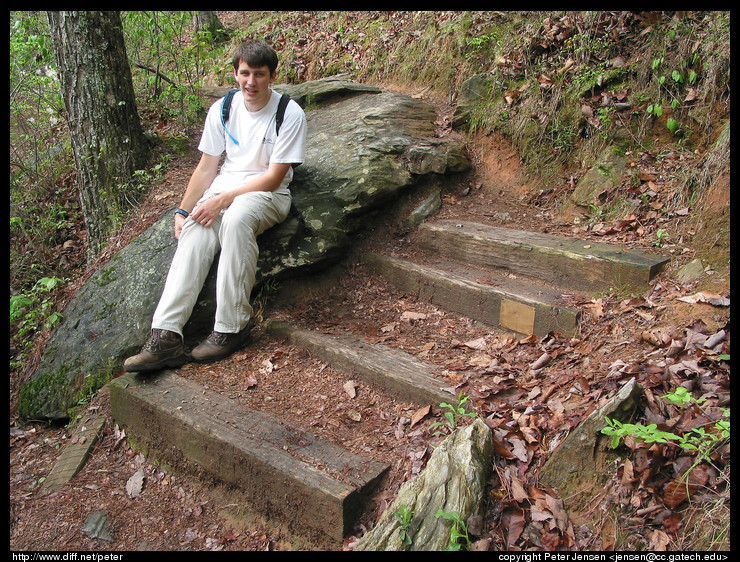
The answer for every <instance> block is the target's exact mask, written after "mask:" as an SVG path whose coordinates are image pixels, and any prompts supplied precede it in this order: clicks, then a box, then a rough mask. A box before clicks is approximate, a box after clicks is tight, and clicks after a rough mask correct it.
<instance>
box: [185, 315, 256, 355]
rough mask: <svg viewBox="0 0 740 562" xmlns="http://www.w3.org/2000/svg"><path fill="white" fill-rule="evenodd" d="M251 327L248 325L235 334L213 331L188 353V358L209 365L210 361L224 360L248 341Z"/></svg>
mask: <svg viewBox="0 0 740 562" xmlns="http://www.w3.org/2000/svg"><path fill="white" fill-rule="evenodd" d="M251 327H252V326H251V323H250V324H249V325H247V327H246V328H244V329H243V330H242V331H241V332H238V333H236V334H226V333H223V332H216V331H213V332H211V335H210V336H208V337H207V338H206V339H205V341H204V342H202V343H201V344H200V345H199V346H197V347H196V348H195V349H194V350H193V351H191V352H190V357H192V358H193V360H194V361H197V362H198V363H210V362H211V361H219V360H221V359H226V358H227V357H228V356H229V355H231V354H232V353H234V352H235V351H236V350H237V349H239V348H240V347H242V346H244V345H245V344H246V343H247V342H248V341H249V336H250V335H251Z"/></svg>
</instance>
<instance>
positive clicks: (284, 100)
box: [275, 94, 290, 135]
mask: <svg viewBox="0 0 740 562" xmlns="http://www.w3.org/2000/svg"><path fill="white" fill-rule="evenodd" d="M289 101H290V96H289V95H288V94H283V95H282V96H280V102H279V103H278V108H277V112H276V113H275V134H276V135H279V134H280V126H281V125H282V124H283V117H285V108H286V107H288V102H289Z"/></svg>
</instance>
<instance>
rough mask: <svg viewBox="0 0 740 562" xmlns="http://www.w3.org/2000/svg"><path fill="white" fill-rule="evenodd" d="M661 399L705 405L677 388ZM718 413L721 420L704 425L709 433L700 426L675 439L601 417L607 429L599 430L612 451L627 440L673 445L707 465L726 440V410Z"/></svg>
mask: <svg viewBox="0 0 740 562" xmlns="http://www.w3.org/2000/svg"><path fill="white" fill-rule="evenodd" d="M663 398H665V399H666V400H668V401H669V402H671V403H672V404H674V405H675V406H679V407H685V406H687V405H689V404H691V403H695V404H701V403H702V402H704V401H705V400H704V399H696V398H694V397H693V396H691V394H690V393H689V391H688V390H686V388H684V387H678V388H677V389H676V390H675V391H674V392H670V393H668V394H666V395H664V396H663ZM720 411H721V412H722V413H723V415H724V418H723V419H720V420H718V421H715V422H714V423H712V424H708V426H709V428H710V430H709V431H708V430H707V427H705V426H700V427H694V428H692V429H691V430H690V431H687V432H685V433H682V434H681V435H677V434H675V433H671V432H669V431H662V430H660V429H658V427H657V425H656V424H654V423H652V424H649V425H642V424H633V423H622V422H620V421H619V420H615V419H610V418H608V417H605V418H604V419H605V421H606V423H607V427H605V428H603V429H602V430H601V433H603V434H604V435H609V436H611V437H612V441H611V446H612V448H617V447H618V446H619V444H620V442H621V441H622V439H624V438H625V437H628V436H631V437H633V438H634V439H637V440H640V441H644V442H645V443H674V444H675V445H678V446H679V447H681V448H682V449H684V450H687V451H696V453H697V455H698V456H699V459H700V460H705V461H707V462H711V454H712V453H713V452H714V451H715V450H716V449H717V448H718V447H719V446H721V445H722V444H724V443H726V442H728V441H729V440H730V409H729V408H720Z"/></svg>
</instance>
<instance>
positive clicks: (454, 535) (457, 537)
mask: <svg viewBox="0 0 740 562" xmlns="http://www.w3.org/2000/svg"><path fill="white" fill-rule="evenodd" d="M434 516H435V517H442V518H444V519H449V520H450V521H452V528H451V529H450V544H449V546H448V547H447V550H468V548H470V537H469V536H468V526H467V525H466V524H465V521H463V520H462V518H461V517H460V514H459V513H458V512H457V511H445V510H443V509H440V510H438V511H437V513H435V514H434ZM461 540H462V542H460V541H461Z"/></svg>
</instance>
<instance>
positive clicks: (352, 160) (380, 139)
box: [19, 79, 469, 420]
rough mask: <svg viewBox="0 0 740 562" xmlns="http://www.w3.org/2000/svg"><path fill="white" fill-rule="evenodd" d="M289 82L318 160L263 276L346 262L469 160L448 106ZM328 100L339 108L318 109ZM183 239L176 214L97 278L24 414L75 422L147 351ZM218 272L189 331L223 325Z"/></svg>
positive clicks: (296, 185)
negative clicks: (386, 222) (444, 133)
mask: <svg viewBox="0 0 740 562" xmlns="http://www.w3.org/2000/svg"><path fill="white" fill-rule="evenodd" d="M279 88H280V87H279V86H276V89H279ZM283 90H284V91H286V92H287V93H289V94H290V95H291V97H293V98H294V99H296V100H297V101H298V102H299V103H301V104H304V105H306V104H309V105H307V107H308V109H307V111H306V115H307V120H308V138H307V153H306V161H305V162H304V163H303V165H302V166H300V167H298V168H297V169H296V170H295V176H294V180H293V183H292V184H291V191H292V192H293V195H294V205H293V212H292V213H291V216H290V217H289V218H288V219H287V220H286V221H285V222H284V223H282V224H280V225H278V226H276V227H274V228H272V229H270V230H269V231H267V232H266V233H264V234H263V235H262V236H261V237H260V241H259V242H260V260H259V274H258V282H259V281H264V280H266V279H268V278H275V277H285V276H295V275H300V274H303V273H305V272H307V271H309V270H315V269H319V268H321V267H325V266H326V265H329V264H330V263H332V262H335V261H337V260H339V259H341V258H342V257H344V256H345V255H346V254H347V252H348V250H349V249H350V248H351V246H352V244H353V242H354V240H356V237H357V234H358V232H359V231H360V229H361V228H364V227H365V226H366V223H367V221H368V220H370V218H371V217H373V216H374V215H375V214H376V213H378V212H379V211H380V210H382V209H383V208H384V206H386V205H388V204H389V203H391V202H393V201H394V200H395V199H397V198H398V197H399V195H400V194H401V193H402V192H403V191H404V190H406V189H407V188H408V187H410V186H412V185H413V184H414V183H416V182H417V181H418V180H419V178H420V177H422V176H425V175H428V174H447V173H453V172H460V171H464V170H466V169H468V167H469V162H468V160H467V159H466V157H465V156H464V153H463V147H462V145H461V144H460V143H458V142H451V141H450V142H448V141H442V140H440V139H438V138H435V137H434V121H435V117H436V115H435V112H434V109H433V108H432V107H431V106H429V105H428V104H427V103H425V102H424V101H422V100H418V99H414V98H411V97H409V96H405V95H400V94H392V93H382V92H380V91H379V90H378V89H377V88H374V87H368V86H363V85H357V84H353V83H351V82H348V81H346V80H342V79H333V80H319V81H316V82H311V83H307V84H302V85H300V86H284V87H283ZM338 96H344V97H338ZM347 96H350V97H347ZM320 103H326V104H327V105H325V106H323V107H319V108H317V109H311V108H313V107H315V106H316V105H318V104H320ZM175 246H176V240H175V238H174V237H173V236H172V213H171V211H168V212H166V213H164V214H163V216H162V218H161V219H160V220H159V221H158V222H157V223H156V224H154V225H153V226H152V227H150V228H149V229H148V230H147V231H146V232H144V233H143V234H142V235H140V236H139V237H138V238H137V239H136V240H134V241H133V242H132V243H130V244H129V245H128V246H127V247H126V248H124V249H123V250H121V251H120V252H119V253H118V254H117V255H116V256H115V257H114V258H113V259H112V260H111V261H110V262H109V263H108V264H106V265H105V267H103V268H102V269H101V270H99V271H97V272H96V273H95V274H94V275H93V276H92V277H91V278H90V280H89V281H88V282H87V283H86V284H85V285H84V287H83V288H82V289H81V290H80V291H79V293H78V295H76V297H75V298H74V299H73V300H72V302H70V304H69V305H68V306H67V308H66V310H65V311H64V315H65V321H64V322H63V323H62V324H61V325H60V326H59V327H58V328H57V329H56V331H55V332H54V334H52V336H51V337H50V339H49V341H48V343H47V344H46V347H45V350H44V353H43V356H42V359H41V362H40V365H39V367H38V369H37V370H36V372H35V373H34V375H33V376H32V377H31V379H30V380H29V381H28V382H27V383H26V385H25V386H24V387H23V389H22V391H21V397H20V401H19V412H20V413H21V415H22V416H24V417H28V418H39V419H53V420H64V419H67V418H68V417H69V415H70V414H69V410H70V408H71V407H73V406H74V405H75V404H76V403H77V402H78V401H79V400H80V399H81V398H84V397H85V395H86V394H87V393H89V392H92V391H94V390H96V389H97V388H99V387H101V386H102V385H103V384H104V383H105V382H107V380H109V379H110V377H111V376H112V374H113V373H115V372H116V371H118V370H120V368H121V365H122V363H123V360H124V359H125V358H126V357H127V356H129V355H131V354H133V353H135V352H136V351H138V349H139V348H140V347H141V345H142V344H143V343H144V342H145V341H146V339H147V338H148V335H149V330H150V322H151V316H152V313H153V311H154V308H155V306H156V304H157V301H158V300H159V296H160V294H161V291H162V287H163V284H164V279H165V277H166V275H167V271H168V269H169V264H170V260H171V258H172V255H173V254H174V251H175ZM214 271H215V267H214V269H213V270H212V272H211V275H210V276H209V280H208V281H207V282H206V286H205V287H204V290H203V292H202V294H201V298H200V299H199V304H198V305H197V307H196V310H195V311H194V313H193V316H192V317H191V321H190V323H189V324H188V326H186V329H185V332H186V333H185V335H186V338H187V337H188V335H190V334H194V333H195V332H203V331H207V330H209V329H210V327H211V324H212V319H213V311H214V305H215V303H214V300H215V289H214V283H213V278H214Z"/></svg>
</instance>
